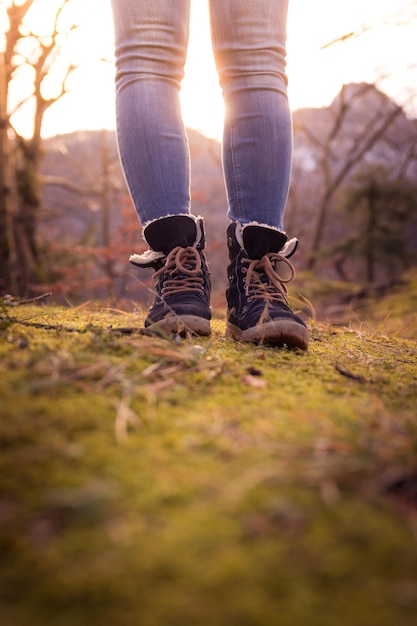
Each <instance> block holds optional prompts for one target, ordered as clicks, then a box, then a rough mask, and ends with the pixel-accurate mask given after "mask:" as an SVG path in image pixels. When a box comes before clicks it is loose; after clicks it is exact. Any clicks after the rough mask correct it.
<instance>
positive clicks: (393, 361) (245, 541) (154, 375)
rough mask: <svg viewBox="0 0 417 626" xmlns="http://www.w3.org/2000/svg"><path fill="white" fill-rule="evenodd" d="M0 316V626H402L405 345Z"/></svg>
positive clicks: (376, 337) (411, 464)
mask: <svg viewBox="0 0 417 626" xmlns="http://www.w3.org/2000/svg"><path fill="white" fill-rule="evenodd" d="M132 326H133V327H135V326H137V327H139V326H141V321H140V319H138V317H137V316H135V317H132V316H129V315H123V314H118V313H116V312H111V311H106V310H100V308H91V307H90V308H88V307H84V308H79V309H71V308H56V307H48V306H39V305H38V306H34V305H28V306H19V307H15V308H11V307H5V308H4V310H3V315H2V321H1V327H0V397H1V407H0V415H1V420H0V444H1V456H0V489H1V496H0V534H1V535H0V543H1V546H0V547H1V561H0V616H1V624H2V626H29V625H30V626H45V625H48V624H54V626H74V625H77V626H87V625H88V626H96V625H97V626H98V625H100V626H101V625H106V624H113V625H115V626H132V625H139V626H177V625H178V626H185V625H188V624H202V625H204V626H234V625H236V626H277V625H278V626H327V625H328V626H335V625H336V624H337V625H338V626H352V625H355V626H399V625H401V626H412V625H413V626H414V624H416V623H417V416H416V398H417V368H416V357H415V354H416V340H415V339H412V338H409V339H399V338H397V337H394V336H387V334H386V333H380V332H377V330H378V329H377V328H374V329H373V330H372V331H368V332H365V330H364V327H363V325H360V327H358V326H357V325H356V327H355V325H353V326H351V327H350V328H349V327H344V328H334V327H333V326H332V325H330V324H318V323H313V324H312V328H311V345H310V349H309V351H308V352H307V353H301V352H289V351H287V350H277V349H270V348H265V347H256V346H246V345H240V344H237V343H234V342H232V341H231V340H228V339H225V338H224V323H223V321H222V319H221V317H220V316H219V317H218V319H215V320H214V323H213V328H214V334H213V336H212V337H211V338H207V339H202V338H200V339H195V338H194V339H187V340H183V341H179V342H176V341H167V340H164V339H155V338H149V337H145V336H142V335H140V334H130V335H128V334H122V333H118V332H117V331H116V329H117V328H120V327H132Z"/></svg>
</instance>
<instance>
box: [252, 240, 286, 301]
mask: <svg viewBox="0 0 417 626" xmlns="http://www.w3.org/2000/svg"><path fill="white" fill-rule="evenodd" d="M242 263H245V264H246V263H247V264H248V267H247V268H246V267H244V270H246V271H245V273H246V280H245V291H246V296H247V297H248V300H249V301H250V300H251V299H259V300H264V301H265V303H266V304H267V303H269V302H283V303H284V304H286V305H287V306H288V298H287V293H288V290H287V284H288V283H290V282H291V281H292V280H293V278H294V276H295V269H294V266H293V265H292V263H290V261H289V260H288V259H287V258H286V257H284V256H282V255H281V254H276V253H271V252H270V253H268V254H265V255H264V256H263V257H262V259H260V260H256V259H255V260H252V259H246V258H243V259H242ZM281 263H284V265H285V266H286V267H287V268H288V269H289V275H286V276H285V275H282V274H280V273H279V271H278V270H279V265H280V264H281Z"/></svg>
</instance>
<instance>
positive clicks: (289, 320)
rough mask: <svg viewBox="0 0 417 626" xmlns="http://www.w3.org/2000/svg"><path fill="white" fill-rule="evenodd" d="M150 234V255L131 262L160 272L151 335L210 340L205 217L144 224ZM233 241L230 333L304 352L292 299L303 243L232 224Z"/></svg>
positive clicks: (254, 226) (303, 337)
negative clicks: (295, 261) (292, 260)
mask: <svg viewBox="0 0 417 626" xmlns="http://www.w3.org/2000/svg"><path fill="white" fill-rule="evenodd" d="M144 236H145V240H146V241H147V243H148V244H149V248H150V249H149V250H147V251H146V252H145V253H144V254H142V255H137V254H134V255H132V256H131V257H130V261H131V263H133V264H134V265H137V266H139V267H148V268H153V269H154V270H155V273H154V279H155V292H156V295H155V299H154V302H153V304H152V305H151V308H150V310H149V313H148V316H147V318H146V320H145V329H147V331H148V332H152V333H158V334H161V335H170V334H176V335H177V334H180V335H187V334H197V335H210V320H211V308H210V292H211V283H210V273H209V269H208V266H207V261H206V257H205V254H204V247H205V235H204V226H203V220H202V218H194V217H191V216H188V215H180V216H170V217H165V218H162V219H159V220H156V221H154V222H151V223H150V224H149V225H148V226H146V227H145V230H144ZM227 243H228V250H229V259H230V262H229V265H228V267H227V274H228V281H229V282H228V287H227V289H226V298H227V325H226V335H227V336H230V337H233V338H234V339H237V340H239V341H245V342H252V343H265V344H268V345H272V346H277V347H281V346H287V347H288V348H300V349H302V350H306V349H307V346H308V331H307V328H306V325H305V323H304V322H303V320H302V319H301V318H300V317H298V316H297V315H295V313H293V311H292V310H291V309H290V307H289V304H288V299H287V284H288V283H289V282H291V280H292V279H293V277H294V274H295V271H294V268H293V266H292V264H291V263H290V261H289V260H288V257H290V256H291V255H292V254H293V253H294V251H295V249H296V247H297V241H296V240H294V239H292V240H290V241H288V239H287V236H286V235H285V234H283V233H281V232H279V231H277V230H274V229H272V228H268V227H265V226H261V225H258V224H247V225H244V226H241V225H240V224H237V223H232V224H230V226H229V227H228V229H227Z"/></svg>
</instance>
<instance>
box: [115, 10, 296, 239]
mask: <svg viewBox="0 0 417 626" xmlns="http://www.w3.org/2000/svg"><path fill="white" fill-rule="evenodd" d="M209 3H210V20H211V33H212V42H213V52H214V58H215V62H216V67H217V71H218V74H219V80H220V85H221V87H222V92H223V97H224V101H225V111H226V113H225V122H224V134H223V142H222V155H223V171H224V179H225V184H226V190H227V198H228V216H229V218H230V219H231V220H232V221H235V222H239V223H241V224H247V223H250V222H257V223H258V224H264V225H266V226H271V227H273V228H277V229H279V230H283V217H284V208H285V204H286V200H287V195H288V188H289V182H290V175H291V163H292V122H291V114H290V109H289V105H288V98H287V89H286V87H287V78H286V74H285V54H286V48H285V43H286V21H287V10H288V0H209ZM112 6H113V16H114V27H115V52H116V111H117V136H118V144H119V152H120V157H121V162H122V166H123V170H124V173H125V176H126V180H127V184H128V187H129V190H130V193H131V196H132V199H133V203H134V205H135V208H136V211H137V213H138V216H139V219H140V221H141V223H142V225H143V226H146V224H148V223H149V222H151V221H153V220H155V219H158V218H161V217H165V216H168V215H185V214H189V213H190V211H191V207H190V155H189V148H188V142H187V137H186V133H185V128H184V123H183V120H182V116H181V110H180V101H179V90H180V87H181V81H182V78H183V75H184V64H185V60H186V53H187V44H188V31H189V13H190V0H112Z"/></svg>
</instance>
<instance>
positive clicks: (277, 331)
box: [226, 319, 309, 350]
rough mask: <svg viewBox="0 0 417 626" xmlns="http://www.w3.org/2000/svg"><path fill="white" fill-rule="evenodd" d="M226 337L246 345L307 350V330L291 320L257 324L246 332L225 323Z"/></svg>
mask: <svg viewBox="0 0 417 626" xmlns="http://www.w3.org/2000/svg"><path fill="white" fill-rule="evenodd" d="M226 337H232V338H233V339H235V340H236V341H244V342H247V343H257V344H260V343H263V344H267V345H269V346H274V347H277V348H283V347H284V346H287V348H299V349H300V350H307V349H308V341H309V335H308V330H307V328H306V327H305V326H303V325H302V324H299V323H298V322H294V321H292V320H285V319H283V320H273V321H271V322H266V323H265V324H258V325H257V326H253V327H252V328H248V329H247V330H241V329H240V328H239V327H238V326H235V325H234V324H231V323H230V322H227V324H226Z"/></svg>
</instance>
